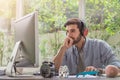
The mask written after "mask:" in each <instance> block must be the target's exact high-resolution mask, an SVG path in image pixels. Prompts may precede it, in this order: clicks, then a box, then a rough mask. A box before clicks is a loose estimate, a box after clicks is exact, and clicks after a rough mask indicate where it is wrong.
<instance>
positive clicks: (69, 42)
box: [63, 37, 73, 48]
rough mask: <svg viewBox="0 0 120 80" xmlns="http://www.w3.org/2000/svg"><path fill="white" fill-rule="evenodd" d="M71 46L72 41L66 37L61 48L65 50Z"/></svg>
mask: <svg viewBox="0 0 120 80" xmlns="http://www.w3.org/2000/svg"><path fill="white" fill-rule="evenodd" d="M72 45H73V39H72V38H70V37H66V38H65V40H64V44H63V46H66V47H67V48H69V47H71V46H72Z"/></svg>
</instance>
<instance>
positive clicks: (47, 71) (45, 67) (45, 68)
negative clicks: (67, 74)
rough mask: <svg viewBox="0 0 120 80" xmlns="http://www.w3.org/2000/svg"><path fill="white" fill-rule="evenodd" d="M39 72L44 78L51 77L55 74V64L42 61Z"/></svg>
mask: <svg viewBox="0 0 120 80" xmlns="http://www.w3.org/2000/svg"><path fill="white" fill-rule="evenodd" d="M40 74H41V75H42V76H43V77H44V78H51V77H53V76H54V75H55V66H54V63H53V62H48V61H44V62H43V63H42V65H41V68H40Z"/></svg>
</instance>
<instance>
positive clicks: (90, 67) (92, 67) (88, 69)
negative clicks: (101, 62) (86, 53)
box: [85, 66, 97, 71]
mask: <svg viewBox="0 0 120 80" xmlns="http://www.w3.org/2000/svg"><path fill="white" fill-rule="evenodd" d="M96 70H97V68H95V67H94V66H88V67H86V68H85V71H96Z"/></svg>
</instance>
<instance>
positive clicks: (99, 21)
mask: <svg viewBox="0 0 120 80" xmlns="http://www.w3.org/2000/svg"><path fill="white" fill-rule="evenodd" d="M119 4H120V1H119V0H89V1H86V21H87V22H88V23H87V24H89V26H90V30H106V31H107V32H108V33H109V34H110V35H113V34H114V33H116V32H117V31H119V30H120V23H119V21H120V15H119V14H120V5H119Z"/></svg>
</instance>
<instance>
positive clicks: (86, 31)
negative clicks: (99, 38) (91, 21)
mask: <svg viewBox="0 0 120 80" xmlns="http://www.w3.org/2000/svg"><path fill="white" fill-rule="evenodd" d="M83 34H84V36H85V37H86V36H87V35H88V29H87V28H86V29H84V32H83Z"/></svg>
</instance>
